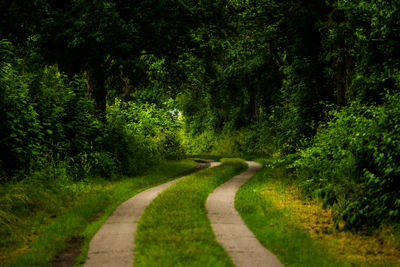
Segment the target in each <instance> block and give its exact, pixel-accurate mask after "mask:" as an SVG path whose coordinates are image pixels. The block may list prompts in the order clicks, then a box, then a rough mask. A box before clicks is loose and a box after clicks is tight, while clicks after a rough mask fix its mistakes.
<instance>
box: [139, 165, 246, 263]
mask: <svg viewBox="0 0 400 267" xmlns="http://www.w3.org/2000/svg"><path fill="white" fill-rule="evenodd" d="M223 162H224V164H222V165H221V166H218V167H214V168H211V169H206V170H203V171H200V172H198V173H195V174H193V175H191V176H189V177H187V178H185V180H182V181H180V182H178V183H177V184H175V185H173V186H171V187H170V188H168V189H167V190H166V191H164V192H163V193H161V194H160V195H159V196H158V197H157V198H156V199H155V200H154V201H153V202H152V203H151V204H150V205H149V206H148V207H147V208H146V210H145V212H144V214H143V215H142V218H141V220H140V223H139V226H138V232H137V235H136V240H135V246H136V247H135V266H232V262H231V260H230V258H229V256H228V255H227V253H226V252H225V250H224V249H223V248H222V246H221V245H219V244H218V243H217V242H216V240H215V236H214V233H213V231H212V229H211V226H210V223H209V220H208V218H207V211H206V208H205V202H206V199H207V197H208V195H209V194H210V193H211V192H212V191H213V190H214V188H216V187H217V186H218V185H220V184H222V183H223V182H225V181H227V180H229V179H230V178H232V177H233V176H234V175H235V174H237V173H239V172H241V171H243V170H244V169H245V168H246V164H245V163H244V162H243V161H242V160H237V159H236V160H235V159H230V160H224V161H223Z"/></svg>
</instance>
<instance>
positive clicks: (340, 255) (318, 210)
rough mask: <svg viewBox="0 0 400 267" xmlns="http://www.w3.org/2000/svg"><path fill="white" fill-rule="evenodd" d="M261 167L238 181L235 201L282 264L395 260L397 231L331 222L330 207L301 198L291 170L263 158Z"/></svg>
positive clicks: (381, 263) (382, 263)
mask: <svg viewBox="0 0 400 267" xmlns="http://www.w3.org/2000/svg"><path fill="white" fill-rule="evenodd" d="M260 162H262V163H263V165H264V168H263V169H262V170H261V171H260V172H258V173H257V174H256V175H255V176H254V177H252V178H251V180H249V182H247V183H246V184H245V185H243V186H242V187H241V188H240V189H239V191H238V193H237V195H236V199H235V207H236V209H237V210H238V211H239V213H240V215H241V216H242V218H243V220H244V221H245V223H246V224H247V226H248V227H249V228H250V229H251V231H252V232H253V233H254V234H255V236H256V237H257V239H258V240H259V241H260V242H261V243H262V244H263V245H264V246H265V247H267V248H268V249H270V250H271V251H272V252H273V253H275V254H276V255H278V257H279V259H280V260H281V261H282V263H283V264H285V266H399V265H400V254H399V253H398V252H399V249H400V242H399V240H400V239H399V231H398V229H397V231H396V230H395V229H393V228H392V227H387V226H386V227H382V228H381V229H380V230H378V231H375V232H374V233H365V232H364V233H353V232H350V231H345V230H343V227H344V226H345V224H344V223H340V224H339V225H338V229H336V228H334V227H332V225H333V223H334V221H335V215H334V214H335V213H334V211H333V210H332V209H326V208H323V207H322V205H321V201H317V200H311V199H309V198H305V196H304V195H302V194H301V190H300V189H299V187H298V181H296V179H294V178H293V174H291V173H290V172H288V171H287V170H286V169H285V168H282V165H281V164H276V163H273V161H272V160H270V159H268V160H265V159H262V160H260Z"/></svg>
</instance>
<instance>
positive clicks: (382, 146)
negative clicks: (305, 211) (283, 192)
mask: <svg viewBox="0 0 400 267" xmlns="http://www.w3.org/2000/svg"><path fill="white" fill-rule="evenodd" d="M399 107H400V95H398V94H396V95H393V96H389V95H388V96H386V103H385V104H384V105H382V106H373V105H371V106H365V105H360V104H358V103H353V104H351V105H350V106H349V107H345V108H343V109H341V110H334V111H332V112H331V113H330V115H331V116H332V119H331V120H330V122H328V123H327V124H326V125H322V126H321V128H320V129H319V131H318V133H317V135H316V136H315V138H314V140H313V142H312V145H311V146H310V147H309V148H307V149H304V150H301V151H300V152H299V155H300V159H298V160H297V161H296V162H295V163H294V166H295V167H296V168H297V172H298V176H299V178H300V179H301V185H302V188H303V190H304V192H306V193H307V194H308V195H309V196H311V195H314V196H319V197H323V198H324V199H325V204H327V205H335V206H336V207H337V219H339V218H341V219H343V220H344V221H346V223H347V226H348V227H355V228H359V227H361V226H370V227H376V226H379V225H380V224H381V223H384V222H399V221H400V220H399V218H400V193H399V192H400V183H399V179H400V166H399V164H398V163H399V162H400V127H399V125H400V108H399Z"/></svg>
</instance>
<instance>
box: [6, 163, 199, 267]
mask: <svg viewBox="0 0 400 267" xmlns="http://www.w3.org/2000/svg"><path fill="white" fill-rule="evenodd" d="M195 165H196V163H195V162H193V161H188V160H184V161H180V162H173V161H171V162H165V163H161V164H159V165H158V166H155V168H154V169H153V170H151V171H150V172H149V173H148V174H147V175H145V176H142V177H136V178H125V179H120V180H116V181H106V180H102V179H88V180H85V181H84V182H78V183H77V182H76V183H72V182H68V183H60V185H61V184H62V185H63V186H64V188H58V189H55V188H51V186H50V185H43V184H41V183H40V182H39V181H36V184H37V186H36V187H35V186H34V184H31V183H25V184H23V185H18V184H17V185H14V186H15V187H17V186H18V187H20V188H19V189H18V192H20V194H22V195H24V194H25V193H24V190H26V191H33V193H32V192H31V193H32V194H33V195H35V194H37V195H38V196H39V198H45V199H42V200H41V202H43V203H41V204H40V205H39V208H40V206H43V210H41V211H37V212H34V213H31V214H28V216H27V217H26V218H24V219H20V221H22V222H21V224H20V227H18V228H16V230H17V232H19V234H12V235H8V236H7V238H8V239H7V240H6V239H3V241H2V244H1V245H2V246H1V254H0V255H1V256H2V261H1V262H0V265H2V266H50V265H51V262H52V261H53V259H54V257H55V256H56V255H57V254H58V253H60V252H62V251H63V250H65V249H66V248H67V247H68V244H69V243H70V241H71V240H73V239H76V238H79V239H82V240H83V252H82V254H81V255H80V257H79V260H83V259H84V258H85V255H86V253H87V249H88V244H89V242H90V240H91V238H92V236H93V235H94V234H95V233H96V231H97V230H98V229H99V227H100V226H101V225H102V223H103V222H104V221H105V220H106V218H107V217H108V216H109V215H110V214H111V213H112V211H113V210H114V209H115V208H116V207H117V206H118V205H119V204H120V203H122V202H123V201H125V200H127V199H129V198H130V197H132V196H133V195H135V194H137V193H139V192H141V191H143V190H145V189H147V188H149V187H152V186H155V185H157V184H160V183H163V182H166V181H167V180H171V179H172V177H173V176H174V175H176V174H178V173H181V172H183V171H185V170H187V169H189V168H191V167H194V166H195ZM166 177H170V178H166ZM46 187H48V188H46ZM11 189H12V188H9V190H11ZM25 195H27V196H28V194H25ZM28 197H30V196H28ZM33 200H34V199H33ZM31 202H32V200H31ZM22 204H23V203H22ZM32 204H34V203H33V202H32ZM36 208H37V207H36ZM27 237H28V238H27ZM7 241H8V242H7ZM80 245H81V244H80Z"/></svg>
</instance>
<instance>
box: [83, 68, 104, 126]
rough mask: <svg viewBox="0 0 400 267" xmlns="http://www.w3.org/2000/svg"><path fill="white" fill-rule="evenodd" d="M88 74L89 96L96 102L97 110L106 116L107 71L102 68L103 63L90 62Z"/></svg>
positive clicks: (102, 115)
mask: <svg viewBox="0 0 400 267" xmlns="http://www.w3.org/2000/svg"><path fill="white" fill-rule="evenodd" d="M86 75H87V80H88V91H89V98H91V99H93V100H94V102H95V104H94V107H95V112H96V113H98V114H99V115H100V116H101V117H102V118H105V112H106V97H107V92H106V88H105V80H106V78H105V71H104V69H103V68H102V64H89V66H88V68H87V70H86Z"/></svg>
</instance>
